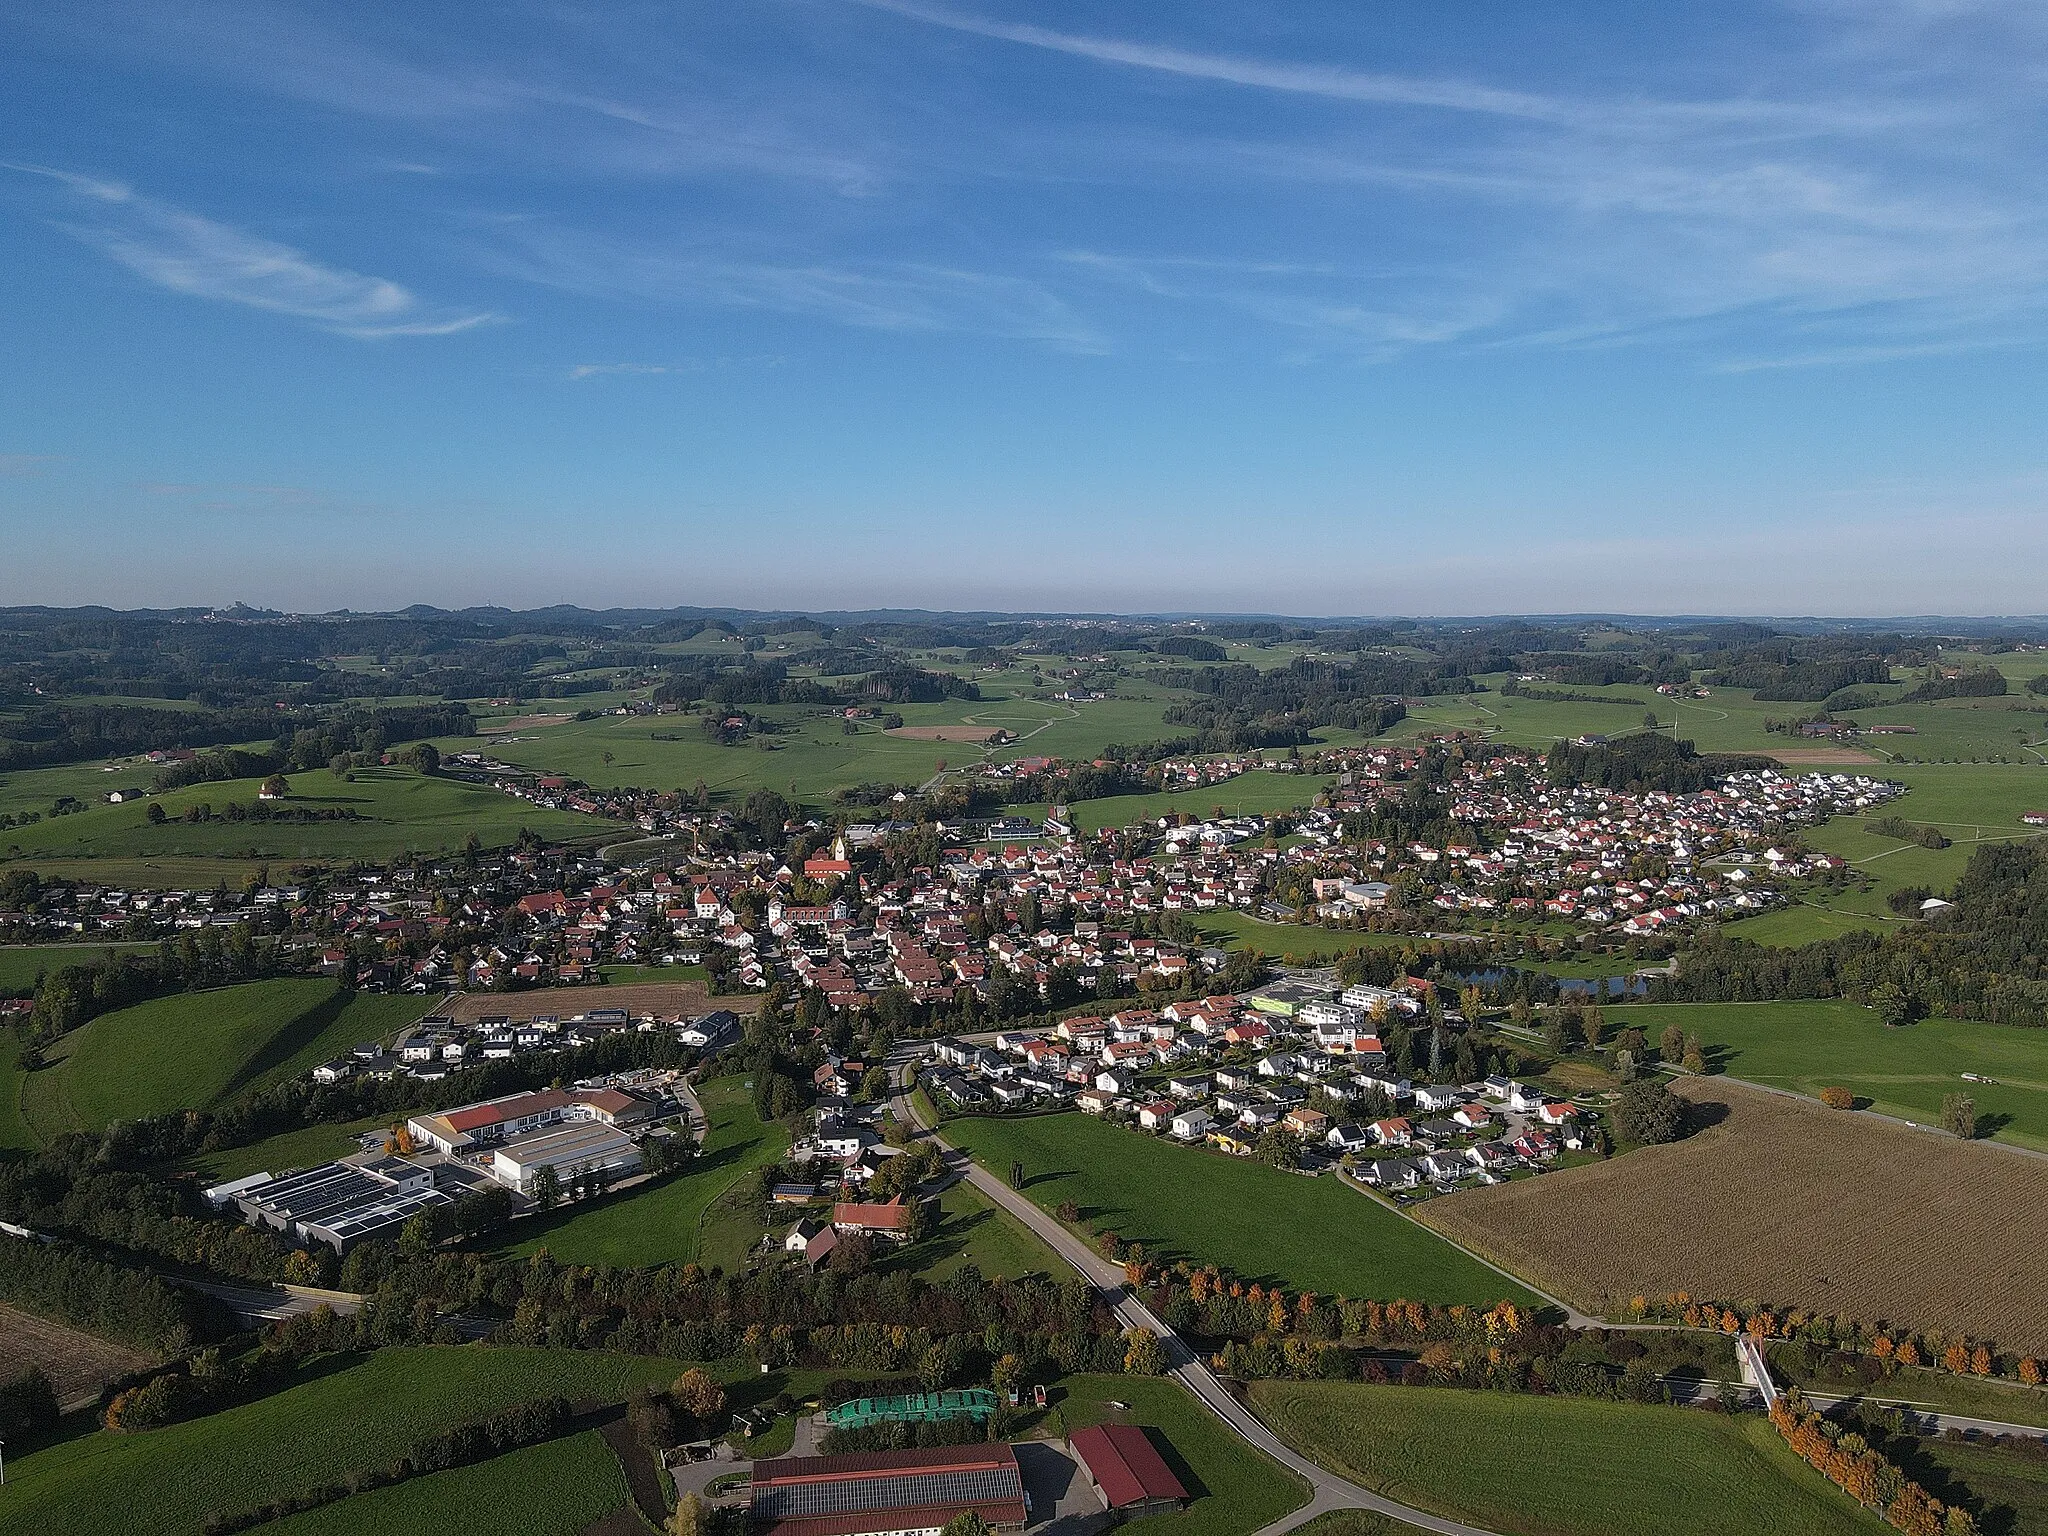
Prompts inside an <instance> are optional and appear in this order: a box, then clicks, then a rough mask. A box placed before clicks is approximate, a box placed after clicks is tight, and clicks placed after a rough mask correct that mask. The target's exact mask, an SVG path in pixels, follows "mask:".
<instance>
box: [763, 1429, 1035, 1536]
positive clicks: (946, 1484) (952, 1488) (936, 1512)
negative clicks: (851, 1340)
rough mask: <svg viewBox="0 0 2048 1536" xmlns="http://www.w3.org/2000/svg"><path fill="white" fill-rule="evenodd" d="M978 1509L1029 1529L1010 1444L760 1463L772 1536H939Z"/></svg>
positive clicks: (1002, 1523) (1001, 1524) (1008, 1525)
mask: <svg viewBox="0 0 2048 1536" xmlns="http://www.w3.org/2000/svg"><path fill="white" fill-rule="evenodd" d="M968 1510H973V1511H974V1512H975V1513H976V1514H978V1515H979V1516H981V1518H982V1520H983V1522H984V1523H985V1524H986V1525H987V1526H988V1527H989V1529H990V1530H992V1531H1016V1530H1022V1529H1023V1528H1024V1522H1025V1520H1026V1519H1027V1518H1028V1517H1029V1511H1030V1506H1029V1504H1028V1503H1027V1502H1026V1500H1025V1498H1024V1477H1023V1474H1022V1473H1021V1472H1020V1471H1019V1470H1018V1468H1017V1453H1016V1452H1015V1451H1014V1450H1012V1449H1011V1448H1010V1447H1009V1446H1007V1445H1002V1444H996V1445H989V1444H980V1445H939V1446H931V1447H928V1448H926V1449H922V1450H911V1451H868V1452H864V1453H862V1454H860V1455H855V1456H782V1457H777V1458H776V1459H775V1460H773V1461H759V1462H756V1463H755V1464H754V1492H753V1517H754V1520H755V1522H756V1524H757V1525H758V1526H762V1527H765V1528H766V1529H767V1531H768V1532H769V1533H770V1536H938V1533H939V1532H940V1531H942V1530H944V1529H945V1527H946V1524H947V1522H948V1521H950V1520H952V1519H953V1518H954V1517H955V1516H958V1515H961V1514H964V1513H966V1512H967V1511H968Z"/></svg>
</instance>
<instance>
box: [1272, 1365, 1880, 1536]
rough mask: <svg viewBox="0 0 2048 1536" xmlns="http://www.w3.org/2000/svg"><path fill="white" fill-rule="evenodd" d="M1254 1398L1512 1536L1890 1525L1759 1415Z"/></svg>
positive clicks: (1353, 1388) (1373, 1470)
mask: <svg viewBox="0 0 2048 1536" xmlns="http://www.w3.org/2000/svg"><path fill="white" fill-rule="evenodd" d="M1251 1396H1252V1402H1253V1404H1254V1405H1255V1406H1256V1407H1257V1408H1258V1410H1259V1412H1260V1413H1261V1414H1262V1415H1263V1416H1264V1418H1265V1420H1266V1422H1267V1423H1269V1424H1271V1425H1272V1426H1273V1428H1274V1429H1275V1430H1276V1431H1278V1433H1279V1434H1280V1435H1281V1437H1282V1438H1283V1439H1285V1440H1286V1441H1287V1442H1288V1443H1289V1444H1290V1445H1292V1446H1294V1448H1295V1449H1296V1450H1299V1451H1301V1452H1303V1453H1304V1454H1306V1455H1307V1456H1309V1457H1310V1458H1311V1459H1313V1460H1315V1461H1317V1462H1320V1463H1321V1464H1322V1465H1324V1466H1326V1467H1329V1468H1330V1469H1331V1470H1333V1471H1336V1472H1340V1473H1342V1474H1344V1475H1345V1476H1347V1477H1351V1478H1354V1479H1356V1480H1357V1481H1359V1482H1361V1483H1363V1484H1365V1485H1366V1486H1367V1487H1369V1488H1373V1489H1376V1490H1377V1491H1379V1492H1380V1493H1383V1494H1385V1495H1387V1496H1388V1497H1389V1498H1393V1499H1398V1500H1400V1501H1401V1502H1403V1503H1406V1504H1411V1505H1413V1506H1415V1507H1417V1508H1420V1509H1426V1510H1429V1511H1430V1512H1432V1513H1434V1514H1437V1515H1442V1516H1446V1517H1448V1518H1451V1519H1455V1520H1464V1521H1470V1522H1472V1523H1474V1524H1477V1525H1480V1526H1483V1527H1485V1528H1486V1529H1488V1530H1491V1531H1498V1532H1500V1533H1502V1536H1618V1533H1621V1532H1626V1533H1628V1536H1724V1533H1728V1532H1736V1531H1739V1532H1741V1533H1742V1536H1856V1533H1858V1532H1875V1531H1880V1530H1883V1529H1884V1528H1885V1526H1884V1523H1883V1522H1882V1521H1881V1520H1879V1519H1878V1518H1877V1517H1875V1516H1874V1515H1871V1514H1868V1513H1867V1512H1865V1511H1863V1510H1861V1509H1859V1508H1858V1507H1857V1506H1856V1505H1855V1504H1854V1503H1852V1502H1851V1501H1850V1500H1849V1499H1847V1498H1844V1497H1843V1496H1842V1495H1841V1494H1840V1493H1838V1492H1836V1491H1835V1489H1834V1488H1833V1487H1832V1486H1830V1485H1829V1484H1828V1483H1827V1482H1826V1481H1824V1480H1823V1479H1822V1478H1821V1477H1820V1476H1819V1475H1818V1474H1817V1473H1815V1472H1814V1471H1812V1470H1811V1469H1810V1468H1808V1467H1807V1466H1806V1465H1805V1464H1804V1463H1803V1462H1801V1461H1800V1460H1799V1459H1798V1458H1797V1457H1795V1456H1794V1455H1793V1454H1792V1453H1791V1451H1790V1450H1789V1449H1787V1448H1786V1447H1785V1445H1784V1444H1783V1443H1782V1442H1781V1441H1780V1440H1779V1438H1778V1435H1777V1432H1776V1431H1775V1430H1773V1429H1772V1428H1771V1427H1770V1425H1769V1424H1768V1423H1766V1422H1765V1421H1764V1420H1763V1419H1762V1418H1760V1417H1758V1416H1756V1415H1753V1414H1749V1415H1744V1416H1742V1417H1740V1418H1727V1417H1723V1416H1720V1415H1715V1414H1708V1413H1701V1412H1699V1411H1697V1410H1695V1409H1688V1408H1659V1407H1642V1406H1638V1405H1636V1404H1631V1403H1609V1402H1601V1401H1599V1400H1597V1399H1592V1398H1580V1397H1530V1396H1525V1395H1521V1394H1509V1393H1504V1392H1461V1391H1455V1390H1452V1389H1450V1388H1443V1387H1375V1386H1367V1385H1364V1384H1362V1383H1353V1382H1296V1381H1261V1382H1255V1383H1253V1385H1252V1388H1251ZM1402 1529H1404V1530H1405V1529H1406V1527H1405V1526H1404V1527H1402Z"/></svg>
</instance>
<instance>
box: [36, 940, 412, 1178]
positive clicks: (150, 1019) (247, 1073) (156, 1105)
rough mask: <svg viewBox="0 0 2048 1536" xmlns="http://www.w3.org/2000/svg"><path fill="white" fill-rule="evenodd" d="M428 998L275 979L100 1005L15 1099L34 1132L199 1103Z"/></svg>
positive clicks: (406, 1017) (392, 1026) (400, 1015)
mask: <svg viewBox="0 0 2048 1536" xmlns="http://www.w3.org/2000/svg"><path fill="white" fill-rule="evenodd" d="M428 1006H429V1004H428V1002H427V1001H426V1000H424V999H421V998H417V997H381V996H376V995H373V994H371V993H366V992H347V991H344V990H343V989H342V988H341V987H340V986H339V985H338V984H336V983H335V982H332V981H320V980H315V979H309V978H282V979H277V980H271V981H251V982H244V983H242V984H241V985H239V986H233V987H220V988H216V989H215V990H213V991H210V992H181V993H178V994H176V995H174V996H171V997H159V998H155V999H152V1000H151V1001H149V1002H146V1003H137V1004H135V1005H134V1006H133V1007H130V1008H121V1009H117V1010H115V1011H114V1012H113V1013H105V1014H101V1015H100V1016H99V1017H98V1018H96V1019H94V1020H92V1021H91V1022H90V1023H88V1024H87V1025H85V1026H84V1027H83V1028H82V1029H78V1030H74V1031H73V1032H72V1033H71V1034H69V1035H66V1036H65V1037H64V1038H63V1039H62V1040H60V1041H58V1042H57V1044H56V1046H55V1047H54V1048H53V1049H52V1050H51V1051H50V1053H49V1064H48V1065H47V1066H45V1067H44V1068H43V1069H42V1070H40V1071H38V1072H34V1073H31V1074H29V1075H28V1077H27V1079H26V1081H25V1082H24V1083H23V1085H22V1088H21V1107H22V1112H23V1114H24V1116H25V1117H26V1118H27V1121H28V1124H29V1126H30V1128H31V1129H32V1130H33V1131H34V1132H35V1133H36V1135H37V1136H38V1137H40V1138H41V1139H42V1140H44V1141H48V1140H49V1139H50V1138H51V1137H53V1136H56V1135H59V1134H61V1133H62V1132H64V1131H69V1130H88V1129H89V1130H98V1129H100V1128H102V1127H104V1126H107V1125H111V1124H112V1123H113V1122H114V1121H116V1120H134V1119H139V1118H140V1117H142V1116H144V1115H155V1114H162V1113H163V1112H165V1111H166V1110H173V1109H206V1108H209V1107H211V1106H212V1105H215V1104H218V1103H221V1102H222V1101H224V1100H226V1099H228V1098H231V1097H232V1096H234V1095H235V1094H237V1093H240V1092H242V1091H244V1090H246V1089H250V1088H258V1087H262V1086H264V1085H266V1084H269V1083H273V1082H278V1081H281V1080H283V1079H285V1078H290V1077H295V1076H297V1075H298V1074H299V1073H301V1072H305V1071H309V1070H311V1069H312V1068H313V1067H314V1066H316V1065H317V1064H318V1063H320V1062H322V1061H325V1060H327V1059H328V1058H329V1057H332V1056H335V1055H338V1054H340V1053H341V1052H342V1051H345V1050H347V1049H348V1048H349V1047H350V1046H352V1045H354V1044H355V1043H356V1042H358V1041H361V1040H376V1039H382V1038H384V1037H386V1036H388V1035H391V1034H393V1033H395V1032H396V1031H397V1030H398V1029H400V1028H401V1027H402V1026H404V1025H406V1024H409V1023H411V1022H412V1021H413V1020H414V1019H416V1018H418V1017H419V1016H420V1015H421V1014H422V1013H423V1012H425V1011H426V1009H427V1007H428Z"/></svg>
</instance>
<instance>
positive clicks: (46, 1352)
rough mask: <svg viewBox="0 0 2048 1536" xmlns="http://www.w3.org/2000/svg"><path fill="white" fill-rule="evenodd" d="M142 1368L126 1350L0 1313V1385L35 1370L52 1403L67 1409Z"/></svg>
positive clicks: (32, 1318)
mask: <svg viewBox="0 0 2048 1536" xmlns="http://www.w3.org/2000/svg"><path fill="white" fill-rule="evenodd" d="M148 1363H149V1362H148V1360H147V1359H146V1358H145V1357H144V1356H142V1355H139V1354H137V1353H136V1352H135V1351H134V1350H132V1349H123V1348H122V1347H121V1346H120V1345H118V1344H109V1343H108V1342H107V1341H106V1340H105V1339H100V1338H95V1337H94V1336H93V1335H91V1334H89V1333H80V1332H79V1331H78V1330H77V1329H76V1328H66V1327H65V1326H64V1325H63V1324H62V1323H53V1322H51V1321H50V1320H49V1319H48V1318H45V1317H37V1316H36V1315H35V1314H34V1313H31V1312H22V1311H18V1310H16V1309H15V1308H13V1307H0V1381H8V1380H11V1379H12V1378H14V1377H16V1376H19V1375H20V1374H21V1373H22V1372H23V1371H25V1370H27V1369H28V1368H29V1367H30V1366H38V1367H40V1368H41V1369H42V1372H43V1374H44V1375H45V1376H47V1377H49V1378H50V1384H51V1385H52V1386H54V1387H55V1388H56V1389H57V1401H58V1402H59V1403H63V1404H67V1405H68V1404H71V1403H75V1402H77V1401H78V1400H79V1399H81V1398H88V1397H92V1396H93V1395H95V1394H96V1393H97V1392H98V1391H99V1389H100V1387H101V1386H102V1385H103V1384H104V1383H106V1382H109V1381H112V1380H113V1379H114V1378H115V1377H117V1376H125V1375H127V1374H128V1373H129V1372H130V1371H133V1370H137V1369H139V1368H140V1367H142V1366H144V1365H147V1364H148Z"/></svg>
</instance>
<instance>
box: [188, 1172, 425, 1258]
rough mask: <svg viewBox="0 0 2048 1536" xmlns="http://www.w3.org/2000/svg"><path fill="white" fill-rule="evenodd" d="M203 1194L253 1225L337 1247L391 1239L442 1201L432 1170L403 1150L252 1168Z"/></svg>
mask: <svg viewBox="0 0 2048 1536" xmlns="http://www.w3.org/2000/svg"><path fill="white" fill-rule="evenodd" d="M206 1198H207V1200H208V1202H209V1203H210V1204H212V1205H214V1206H216V1207H219V1206H225V1205H227V1204H230V1203H232V1204H233V1205H234V1206H235V1207H236V1208H237V1209H238V1210H240V1211H241V1213H242V1215H243V1217H244V1218H245V1219H247V1220H248V1221H249V1222H250V1223H251V1224H253V1225H256V1226H265V1227H269V1228H271V1229H273V1230H274V1231H278V1232H283V1233H286V1234H288V1235H290V1236H291V1237H293V1238H295V1239H297V1240H298V1241H300V1242H303V1243H325V1244H326V1245H327V1246H328V1247H330V1248H332V1249H333V1250H334V1251H335V1252H336V1253H346V1252H348V1250H349V1249H351V1248H353V1247H354V1246H355V1245H356V1244H357V1243H360V1242H362V1241H363V1240H364V1239H365V1238H370V1237H383V1238H395V1237H396V1236H397V1235H398V1232H399V1229H401V1228H402V1227H404V1225H405V1224H406V1223H407V1222H408V1221H410V1220H412V1218H413V1217H415V1216H417V1215H419V1213H420V1212H422V1211H425V1210H431V1209H432V1208H433V1207H435V1206H437V1205H446V1204H448V1197H447V1196H446V1195H444V1194H442V1193H441V1191H440V1190H438V1189H436V1188H435V1187H434V1174H433V1171H432V1170H431V1169H428V1168H422V1167H421V1166H420V1165H419V1164H418V1163H412V1162H407V1161H406V1160H405V1159H404V1158H402V1157H380V1158H378V1159H377V1160H376V1161H375V1162H370V1163H361V1164H356V1163H323V1164H321V1165H320V1166H319V1167H318V1168H308V1169H307V1170H306V1171H305V1172H303V1173H288V1174H286V1175H285V1176H284V1177H283V1178H277V1179H273V1178H271V1177H270V1176H269V1175H268V1174H259V1175H257V1176H256V1177H254V1178H248V1179H237V1180H236V1181H234V1182H233V1183H232V1184H223V1185H220V1186H218V1187H216V1188H214V1189H210V1190H208V1191H206Z"/></svg>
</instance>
